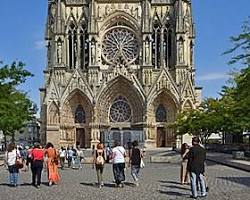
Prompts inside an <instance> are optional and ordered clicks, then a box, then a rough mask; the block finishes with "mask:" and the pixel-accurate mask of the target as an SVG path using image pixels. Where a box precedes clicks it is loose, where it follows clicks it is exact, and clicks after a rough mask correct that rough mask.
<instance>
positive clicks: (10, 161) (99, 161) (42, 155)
mask: <svg viewBox="0 0 250 200" xmlns="http://www.w3.org/2000/svg"><path fill="white" fill-rule="evenodd" d="M25 154H26V156H25V155H24V153H23V152H22V151H21V149H18V148H16V147H15V145H14V144H9V145H8V149H7V151H6V154H5V160H6V166H7V168H8V170H9V178H10V185H11V186H14V187H16V186H17V185H18V175H19V170H20V169H21V168H23V167H24V165H27V166H28V167H29V165H30V168H31V172H32V185H33V186H35V187H37V188H39V187H40V185H41V175H42V170H43V168H44V166H46V169H47V173H48V185H49V186H51V185H52V184H57V183H58V182H59V181H60V176H59V172H58V167H59V166H60V167H61V169H64V166H65V160H67V161H68V167H69V168H70V167H72V166H73V165H79V169H81V168H82V164H81V163H82V162H81V161H82V159H84V155H83V152H82V151H81V150H80V148H76V149H74V148H73V147H72V148H67V149H65V148H64V147H61V148H60V150H59V151H57V150H56V149H55V148H54V146H53V144H52V143H48V144H47V145H46V146H45V148H42V146H41V145H40V144H39V143H35V144H34V146H33V147H32V148H30V149H29V150H28V151H27V153H25ZM128 155H129V156H128ZM92 156H93V159H92V160H93V162H92V167H93V169H96V174H97V182H98V187H100V188H101V187H103V186H104V182H103V173H104V166H105V163H106V162H107V161H109V160H112V163H113V174H114V180H115V183H116V186H117V187H123V186H124V181H125V172H124V171H125V167H126V166H125V163H126V162H125V161H126V157H128V158H127V159H128V160H129V163H128V166H129V167H130V166H131V175H132V177H133V179H134V181H135V185H136V186H138V185H139V172H140V168H141V163H142V158H143V156H144V155H143V151H142V150H141V149H139V148H138V141H134V142H133V143H132V148H129V152H128V153H127V152H126V150H125V148H124V147H123V146H121V145H120V144H119V142H114V146H113V148H112V149H111V148H108V151H107V149H105V148H104V144H102V143H99V144H98V145H97V146H96V148H94V149H93V152H92ZM19 160H22V161H20V162H21V163H18V162H19ZM24 160H26V161H25V162H24ZM20 164H21V165H22V166H21V167H20Z"/></svg>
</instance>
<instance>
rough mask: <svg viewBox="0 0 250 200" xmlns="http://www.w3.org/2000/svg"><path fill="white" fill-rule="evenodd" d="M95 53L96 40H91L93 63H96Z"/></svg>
mask: <svg viewBox="0 0 250 200" xmlns="http://www.w3.org/2000/svg"><path fill="white" fill-rule="evenodd" d="M95 53H96V48H95V41H94V40H92V41H91V64H93V65H94V64H95Z"/></svg>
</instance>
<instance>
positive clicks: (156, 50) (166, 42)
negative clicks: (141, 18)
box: [152, 23, 172, 68]
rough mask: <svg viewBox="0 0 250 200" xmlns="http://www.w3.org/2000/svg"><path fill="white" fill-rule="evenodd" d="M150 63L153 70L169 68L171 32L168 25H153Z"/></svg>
mask: <svg viewBox="0 0 250 200" xmlns="http://www.w3.org/2000/svg"><path fill="white" fill-rule="evenodd" d="M152 38H153V44H152V63H153V65H154V66H155V68H160V67H162V66H166V67H169V65H170V60H171V56H172V51H171V50H172V31H171V29H170V28H169V25H164V26H161V25H160V24H159V23H155V25H154V29H153V35H152Z"/></svg>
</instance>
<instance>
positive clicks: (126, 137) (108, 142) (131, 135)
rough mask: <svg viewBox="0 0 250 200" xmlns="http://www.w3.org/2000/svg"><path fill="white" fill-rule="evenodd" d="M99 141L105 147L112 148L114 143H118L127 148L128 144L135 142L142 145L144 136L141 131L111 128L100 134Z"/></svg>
mask: <svg viewBox="0 0 250 200" xmlns="http://www.w3.org/2000/svg"><path fill="white" fill-rule="evenodd" d="M100 140H101V142H102V143H104V144H105V146H113V145H114V142H115V141H117V142H119V143H120V144H121V145H122V146H124V147H125V148H127V144H128V142H133V141H134V140H137V141H138V143H139V144H140V145H143V144H144V135H143V131H142V130H136V129H135V130H130V129H121V130H120V129H118V128H112V129H111V130H105V131H102V132H101V137H100Z"/></svg>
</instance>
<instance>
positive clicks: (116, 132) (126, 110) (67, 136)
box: [40, 0, 201, 148]
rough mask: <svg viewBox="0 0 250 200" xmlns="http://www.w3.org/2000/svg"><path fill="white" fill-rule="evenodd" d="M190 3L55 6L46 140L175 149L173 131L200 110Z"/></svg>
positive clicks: (138, 0)
mask: <svg viewBox="0 0 250 200" xmlns="http://www.w3.org/2000/svg"><path fill="white" fill-rule="evenodd" d="M194 39H195V30H194V23H193V19H192V9H191V0H122V1H121V0H109V1H108V0H49V1H48V18H47V25H46V41H47V66H46V69H45V71H44V76H45V85H44V88H41V89H40V95H41V120H42V126H41V136H42V138H41V139H42V141H43V142H44V143H45V142H47V141H50V142H53V143H55V144H56V145H57V146H62V145H63V146H66V145H78V144H79V145H80V146H81V147H86V148H88V147H90V146H91V145H93V144H96V143H98V142H99V141H102V142H104V143H105V144H106V145H107V144H110V145H112V142H113V141H114V140H119V141H120V142H121V143H122V144H126V143H127V142H128V141H130V140H134V139H137V140H139V142H140V143H143V144H144V145H145V146H155V147H161V146H167V147H172V146H174V145H176V135H175V131H174V130H172V129H170V128H167V125H168V124H170V123H173V122H174V121H175V119H176V114H177V112H179V111H180V110H182V109H189V108H195V107H196V106H197V105H198V104H199V103H200V99H201V88H195V85H194V84H195V83H194V79H195V68H194V59H193V57H194Z"/></svg>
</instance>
